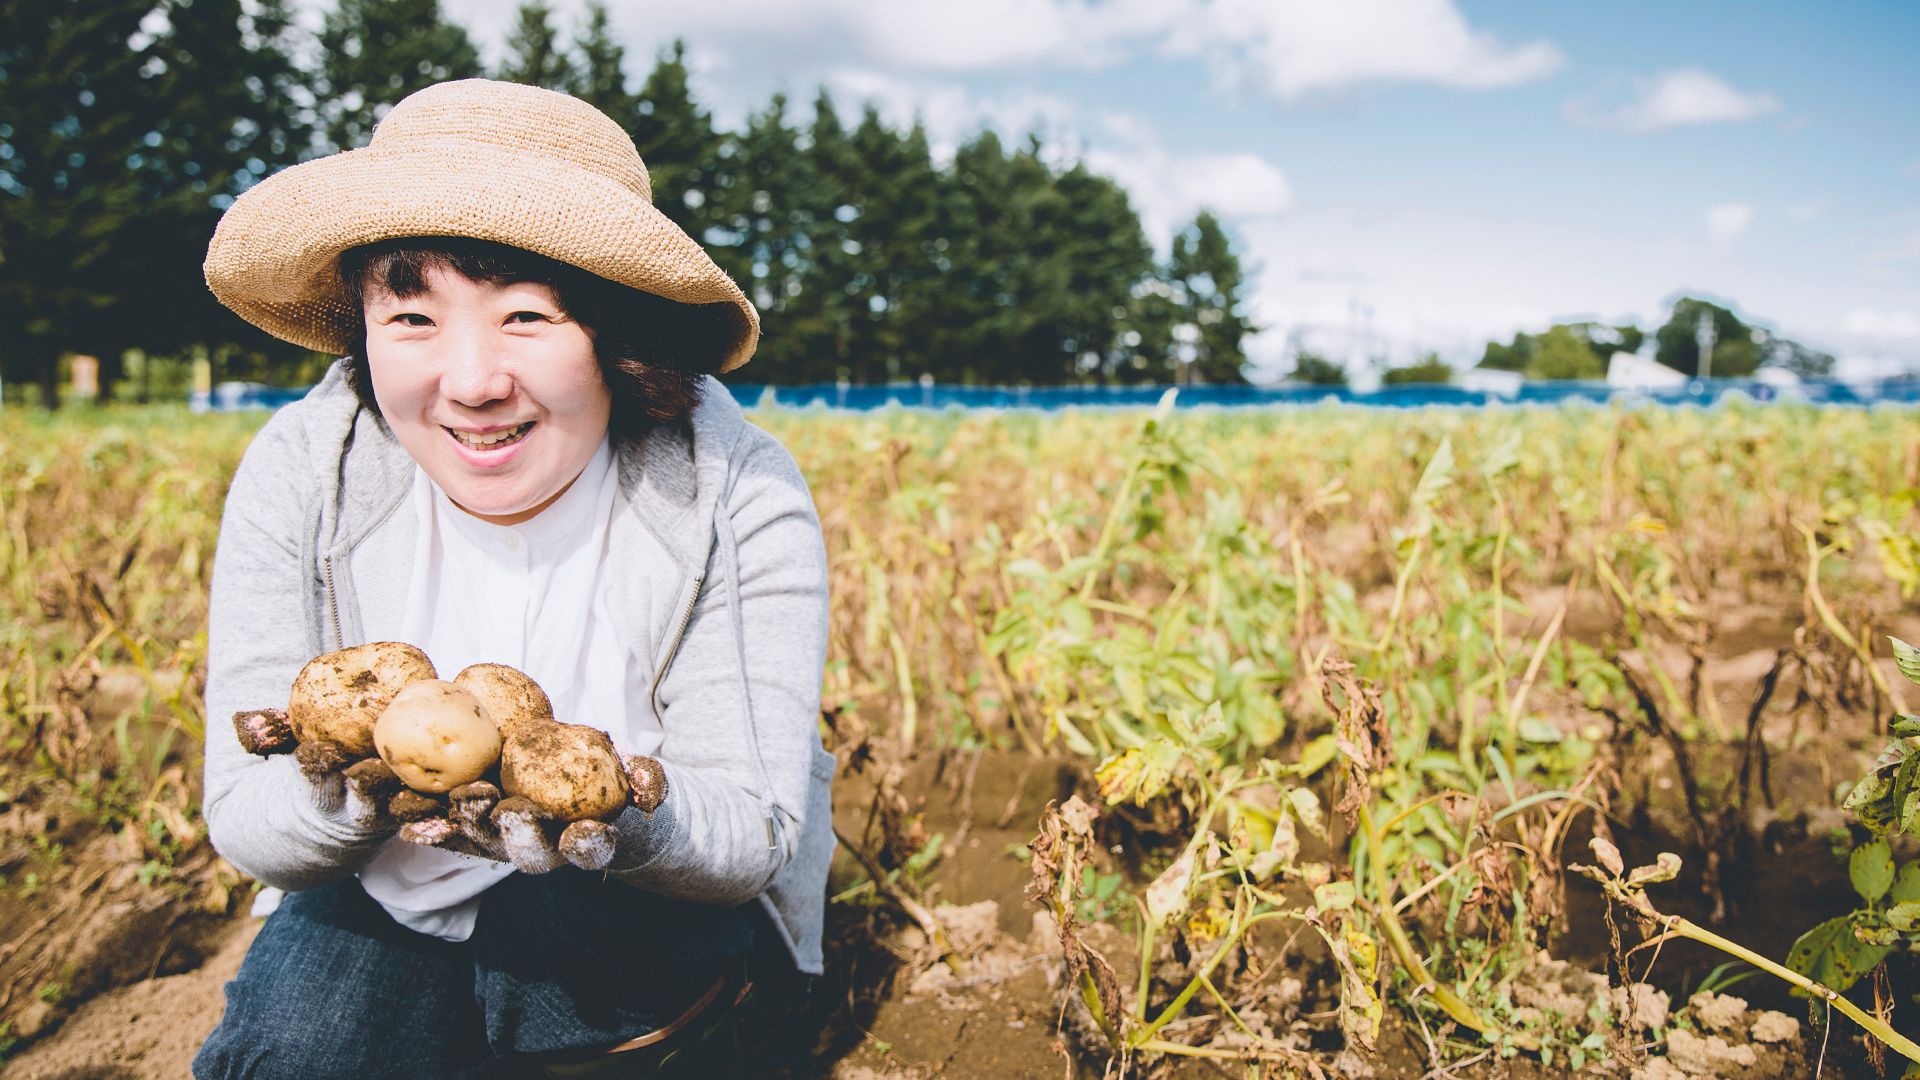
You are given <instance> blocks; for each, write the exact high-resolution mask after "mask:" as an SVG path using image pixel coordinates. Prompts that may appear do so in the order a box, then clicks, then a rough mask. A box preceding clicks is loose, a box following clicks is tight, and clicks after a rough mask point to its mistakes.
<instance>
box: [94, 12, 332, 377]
mask: <svg viewBox="0 0 1920 1080" xmlns="http://www.w3.org/2000/svg"><path fill="white" fill-rule="evenodd" d="M168 14H169V23H170V26H171V29H170V30H169V31H168V32H167V33H166V34H165V35H163V36H162V37H161V39H160V40H158V41H156V42H155V43H154V45H153V47H152V48H153V52H154V55H155V56H156V57H157V58H159V59H160V60H161V61H162V62H164V64H165V70H164V71H163V72H160V73H159V74H157V75H156V76H155V77H154V78H153V79H152V80H151V92H152V94H153V96H154V97H155V98H156V100H157V101H158V102H161V103H164V105H163V108H164V112H165V115H164V116H162V117H160V118H159V120H158V121H157V122H156V124H155V126H154V127H153V129H152V130H153V131H154V132H155V133H157V134H158V135H160V136H161V137H160V138H159V139H158V140H157V141H156V140H153V139H152V138H151V137H148V138H146V139H144V140H143V141H145V142H148V143H150V144H151V145H149V146H148V147H147V149H146V150H145V151H144V152H143V153H141V155H140V156H141V165H140V168H139V169H138V170H136V174H137V175H138V176H139V178H140V184H141V190H142V195H143V201H142V208H141V212H140V213H138V214H136V215H135V216H134V217H133V218H132V219H131V220H130V221H129V222H128V223H127V226H126V228H125V230H124V232H123V233H122V235H121V237H120V239H119V240H118V242H117V243H116V245H115V246H116V249H117V256H116V258H115V259H114V260H113V261H112V263H111V266H110V273H109V275H108V280H109V281H111V283H112V284H111V288H112V291H113V293H114V295H115V297H116V300H115V303H114V306H113V309H112V310H113V317H112V319H111V320H110V322H111V327H112V333H111V336H113V337H114V338H116V339H117V340H113V341H107V342H102V344H101V346H100V347H101V349H102V352H101V355H100V361H101V382H102V385H103V389H105V388H108V387H111V386H112V384H113V382H114V381H115V380H117V379H118V378H119V376H120V374H121V371H120V360H121V354H122V351H123V350H124V349H128V348H139V349H141V350H143V351H144V352H146V353H150V354H172V353H177V352H179V351H181V350H183V349H185V348H187V347H188V346H196V345H197V346H206V347H207V348H208V351H209V355H210V358H211V359H212V360H213V361H214V365H215V374H216V376H217V377H231V378H249V379H260V378H264V377H265V376H266V374H267V368H268V366H269V365H270V364H271V363H272V362H274V361H275V360H286V359H289V358H292V357H295V356H298V355H300V354H301V353H302V352H303V351H302V350H299V349H297V348H295V347H294V346H290V345H287V344H285V343H282V342H278V341H276V340H275V339H273V338H271V337H269V336H268V335H266V334H265V333H263V332H261V331H258V330H255V329H253V328H252V327H251V326H249V325H247V324H246V323H245V322H244V321H243V320H241V319H240V318H239V316H237V315H234V314H233V313H232V312H230V311H228V310H227V309H226V308H224V307H222V306H221V305H220V304H219V303H218V302H217V301H216V300H214V298H213V295H212V294H211V293H209V292H208V291H207V289H206V286H205V281H204V278H203V277H202V273H201V268H200V263H201V260H202V259H203V258H204V257H205V254H206V242H207V238H208V237H209V236H211V235H212V234H213V230H214V227H215V225H216V224H217V223H218V222H219V218H220V214H221V212H222V211H223V210H224V209H225V208H226V207H227V206H228V205H229V204H231V203H232V201H233V199H234V197H235V196H236V195H238V194H240V193H241V192H243V191H245V190H246V189H247V188H248V187H250V186H252V185H253V184H254V183H255V182H256V181H258V180H259V179H261V178H262V177H264V176H265V175H267V174H268V173H271V172H274V171H277V170H278V169H280V168H283V167H285V166H286V165H289V164H292V163H293V162H294V161H295V160H297V158H298V157H299V155H300V154H301V152H302V151H306V150H310V149H311V143H312V124H311V121H312V116H311V113H310V112H309V111H308V110H306V109H304V108H303V105H302V102H303V101H304V100H310V98H308V97H307V96H306V95H305V94H304V93H303V90H304V89H305V86H304V83H305V79H304V76H303V75H302V73H300V72H298V71H297V70H295V69H294V67H293V65H292V63H291V62H290V61H289V60H288V58H287V51H286V50H287V48H288V45H289V40H288V39H289V37H290V35H291V19H290V17H289V14H288V12H287V10H286V6H285V4H284V3H280V2H278V0H270V2H268V3H263V4H258V5H256V6H255V9H254V11H253V13H252V14H249V13H248V12H247V11H246V10H245V9H244V8H243V7H242V5H241V3H240V0H195V2H194V3H192V4H175V5H174V6H172V7H171V8H170V9H169V13H168ZM155 66H156V67H157V65H155ZM142 393H144V390H143V391H142Z"/></svg>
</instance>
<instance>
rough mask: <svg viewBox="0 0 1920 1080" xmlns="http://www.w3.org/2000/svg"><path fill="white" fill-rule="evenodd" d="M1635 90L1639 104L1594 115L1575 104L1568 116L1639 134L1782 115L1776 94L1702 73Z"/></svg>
mask: <svg viewBox="0 0 1920 1080" xmlns="http://www.w3.org/2000/svg"><path fill="white" fill-rule="evenodd" d="M1634 90H1635V98H1634V100H1633V101H1632V102H1631V103H1629V104H1627V105H1624V106H1622V107H1620V108H1619V109H1617V110H1615V111H1613V112H1611V113H1604V114H1595V113H1593V112H1592V111H1591V106H1590V103H1589V102H1584V101H1575V102H1570V103H1569V104H1568V106H1567V115H1568V116H1569V117H1570V118H1572V119H1573V120H1575V121H1578V122H1580V123H1585V124H1591V125H1593V126H1596V127H1613V128H1619V129H1621V130H1622V131H1630V132H1633V133H1634V134H1637V135H1638V134H1646V133H1648V132H1654V131H1665V130H1667V129H1668V128H1676V127H1684V126H1686V125H1689V124H1719V123H1738V122H1740V121H1744V120H1752V119H1755V118H1757V117H1761V116H1765V115H1767V114H1769V113H1776V112H1779V111H1780V102H1779V100H1778V99H1776V98H1775V97H1774V96H1773V95H1772V94H1765V93H1752V94H1747V93H1742V92H1740V91H1738V90H1735V89H1734V88H1733V87H1731V86H1728V85H1727V84H1726V83H1725V82H1723V81H1721V80H1720V79H1719V78H1717V77H1715V76H1713V75H1709V74H1707V73H1706V72H1704V71H1701V70H1700V69H1699V68H1684V69H1682V70H1680V71H1669V72H1667V73H1665V74H1663V75H1657V76H1655V77H1654V78H1652V79H1641V80H1636V81H1635V82H1634Z"/></svg>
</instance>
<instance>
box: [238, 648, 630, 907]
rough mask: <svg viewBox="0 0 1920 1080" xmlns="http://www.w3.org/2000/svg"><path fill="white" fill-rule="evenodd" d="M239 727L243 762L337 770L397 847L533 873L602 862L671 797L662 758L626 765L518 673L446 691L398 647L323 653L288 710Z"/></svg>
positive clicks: (486, 675)
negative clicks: (404, 844) (391, 829)
mask: <svg viewBox="0 0 1920 1080" xmlns="http://www.w3.org/2000/svg"><path fill="white" fill-rule="evenodd" d="M233 722H234V729H235V732H236V733H237V734H238V735H239V738H240V745H241V746H242V747H243V748H245V749H246V750H247V751H248V752H249V753H253V754H260V755H263V756H264V755H270V754H283V753H288V752H291V753H292V754H293V755H294V757H295V758H296V759H297V760H298V761H299V763H300V767H301V769H302V770H303V771H304V772H306V773H307V774H308V775H309V776H311V777H315V778H318V777H320V776H323V775H325V774H327V773H331V772H342V773H344V774H345V780H346V782H347V784H349V785H350V786H351V787H352V789H353V790H354V792H355V793H356V794H357V795H358V796H359V797H360V799H361V800H362V802H363V803H371V804H374V805H376V806H379V807H381V812H382V813H384V814H386V815H389V816H391V818H393V819H394V820H397V821H399V822H401V823H402V824H401V827H400V836H401V838H402V839H405V840H409V841H412V842H414V843H418V844H426V845H429V846H436V847H442V846H444V847H448V848H450V849H452V850H460V851H468V852H469V853H471V854H480V855H486V856H488V857H491V858H496V859H502V860H508V861H511V862H513V864H514V865H515V866H516V867H518V868H520V869H522V870H528V871H532V872H543V871H546V870H551V869H553V868H555V867H557V866H559V865H560V863H561V862H563V861H571V862H573V863H575V864H576V865H579V866H583V867H586V868H588V869H599V868H601V867H603V866H605V865H606V864H607V863H608V862H609V861H610V860H611V859H612V857H613V843H614V837H613V829H612V827H611V826H610V825H609V824H607V823H608V822H610V821H612V820H613V819H614V818H616V817H618V816H619V815H620V812H621V811H622V810H623V809H625V808H626V806H627V805H628V804H629V803H632V804H634V805H637V806H639V807H640V808H641V809H643V810H645V811H647V812H649V813H651V812H652V811H653V810H654V809H655V808H656V807H658V806H659V803H660V800H661V798H663V797H664V795H665V775H664V773H663V772H662V771H661V769H660V765H659V763H658V762H656V761H653V760H652V759H651V758H642V757H637V756H635V757H629V758H627V759H626V760H625V761H623V760H622V759H621V757H620V755H619V754H618V753H617V752H616V751H615V750H614V746H613V740H611V739H609V738H608V737H607V734H606V733H605V732H603V731H600V730H599V729H597V728H591V727H586V726H583V725H579V724H562V723H560V722H558V721H556V720H554V718H553V705H552V703H551V702H550V701H549V700H548V699H547V695H546V692H545V691H543V690H541V689H540V687H539V684H537V683H535V682H534V681H533V680H532V679H530V678H528V677H527V676H526V675H525V674H522V673H521V672H519V671H516V670H514V669H513V668H510V667H508V666H506V665H504V664H475V665H473V666H472V667H469V668H467V669H466V670H464V671H462V672H460V674H458V675H456V676H454V677H453V681H451V682H443V681H441V680H440V679H439V678H438V676H437V673H436V672H435V671H434V669H433V663H432V661H430V660H428V659H427V656H426V654H425V653H422V652H421V651H420V650H419V649H416V648H414V647H413V646H411V645H406V644H402V643H400V642H395V641H382V642H375V643H374V644H371V645H358V646H355V647H353V648H350V649H340V650H337V651H335V652H330V653H326V654H323V655H321V656H317V657H315V658H314V659H312V660H311V661H309V662H308V663H307V665H306V667H304V668H302V669H301V671H300V674H299V676H298V677H297V678H295V679H294V681H293V690H292V694H291V696H290V698H289V701H288V705H287V708H286V709H285V710H284V711H282V710H279V709H259V710H254V711H251V712H240V713H235V714H234V717H233ZM556 833H557V834H558V835H557V840H556V836H555V834H556Z"/></svg>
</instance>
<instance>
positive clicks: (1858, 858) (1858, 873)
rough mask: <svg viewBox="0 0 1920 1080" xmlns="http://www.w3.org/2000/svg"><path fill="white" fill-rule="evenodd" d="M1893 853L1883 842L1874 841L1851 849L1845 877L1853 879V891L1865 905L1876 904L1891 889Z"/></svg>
mask: <svg viewBox="0 0 1920 1080" xmlns="http://www.w3.org/2000/svg"><path fill="white" fill-rule="evenodd" d="M1893 872H1894V871H1893V853H1892V852H1891V851H1890V850H1888V848H1887V842H1886V841H1885V840H1875V841H1874V842H1872V843H1870V844H1862V845H1860V846H1859V847H1857V848H1854V849H1853V855H1852V856H1851V857H1849V858H1848V859H1847V876H1848V877H1850V878H1852V879H1853V891H1854V892H1857V893H1859V894H1860V895H1861V896H1862V897H1864V898H1865V899H1866V901H1867V903H1869V904H1872V903H1877V902H1879V900H1880V898H1881V897H1883V896H1885V895H1887V890H1888V889H1891V888H1893Z"/></svg>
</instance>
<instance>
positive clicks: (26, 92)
mask: <svg viewBox="0 0 1920 1080" xmlns="http://www.w3.org/2000/svg"><path fill="white" fill-rule="evenodd" d="M153 9H154V8H153V4H152V3H151V2H150V0H149V2H136V0H112V2H109V0H92V2H88V3H78V2H75V0H0V25H4V30H5V32H4V34H3V35H0V41H4V42H6V45H4V46H0V50H3V51H0V57H3V59H0V68H3V69H4V76H0V118H4V119H0V252H4V256H5V257H4V260H3V261H0V319H4V320H5V324H6V325H7V326H8V327H10V328H12V329H11V332H10V333H9V334H7V335H6V336H5V339H4V342H0V363H4V367H5V372H6V377H7V378H9V379H13V380H19V381H25V382H38V383H39V384H40V389H41V399H42V401H43V402H44V403H45V404H47V405H48V406H49V407H52V406H55V405H57V404H58V384H59V363H60V359H61V357H62V355H63V354H65V353H69V352H76V353H89V354H92V355H95V356H97V357H99V358H100V359H101V361H102V372H101V374H102V376H103V382H104V383H105V384H106V386H107V388H108V389H109V390H110V389H111V387H112V384H113V382H114V380H115V379H116V377H117V375H118V374H119V364H120V357H121V353H122V351H123V350H125V349H128V348H135V347H137V348H142V349H146V350H169V349H177V348H180V347H182V346H184V345H186V344H188V343H194V342H205V343H209V344H212V343H242V344H244V345H245V346H246V347H251V348H262V347H270V346H267V345H266V338H265V336H264V335H262V334H260V333H259V332H258V331H254V330H252V328H250V327H247V326H246V325H245V324H243V323H242V322H241V321H240V320H239V319H238V317H236V316H234V315H232V314H231V313H229V312H227V311H226V310H225V309H224V308H221V307H220V306H219V305H218V304H217V303H215V302H214V300H213V298H212V297H211V296H210V295H209V294H208V293H207V291H206V287H205V284H204V281H203V279H202V277H201V273H200V260H201V259H202V258H203V257H204V255H205V252H206V241H207V237H208V235H210V234H211V233H212V231H213V225H214V222H215V220H216V219H217V218H218V216H219V213H220V209H221V208H222V207H223V206H224V205H225V204H226V203H227V202H231V200H232V196H233V195H235V194H238V193H239V192H240V191H242V190H244V189H245V188H246V187H247V186H248V185H249V184H251V183H253V182H254V181H255V180H257V179H258V178H259V177H261V176H263V175H265V174H266V173H267V172H269V171H271V170H272V169H274V168H277V167H279V166H281V165H284V164H286V163H288V162H289V161H291V160H292V159H293V157H294V156H295V155H296V154H297V153H298V152H299V151H300V150H301V149H303V148H304V146H305V143H306V142H307V134H306V128H305V127H304V124H303V121H302V120H301V119H300V109H299V107H298V105H297V103H296V101H295V99H296V98H297V97H298V94H297V93H296V90H297V84H298V77H297V73H295V72H294V71H293V69H292V67H291V65H290V64H288V63H287V61H286V59H285V57H284V55H283V54H282V52H281V51H280V48H281V45H282V42H281V40H280V39H281V37H282V35H283V33H284V32H285V30H286V26H287V19H286V11H285V8H284V6H283V5H281V4H279V3H272V2H269V3H263V4H260V5H258V6H257V7H256V8H255V10H254V12H253V13H252V14H251V15H248V14H247V13H246V12H244V11H243V9H242V7H241V5H240V3H239V0H200V2H199V3H197V4H192V5H187V4H172V5H168V6H167V7H166V8H165V13H166V14H167V16H168V20H167V23H166V25H165V27H164V28H162V29H160V30H159V31H158V32H157V33H148V32H146V31H143V30H142V29H141V26H142V21H143V19H144V18H145V17H146V16H147V15H148V13H149V12H151V11H152V10H153Z"/></svg>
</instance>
